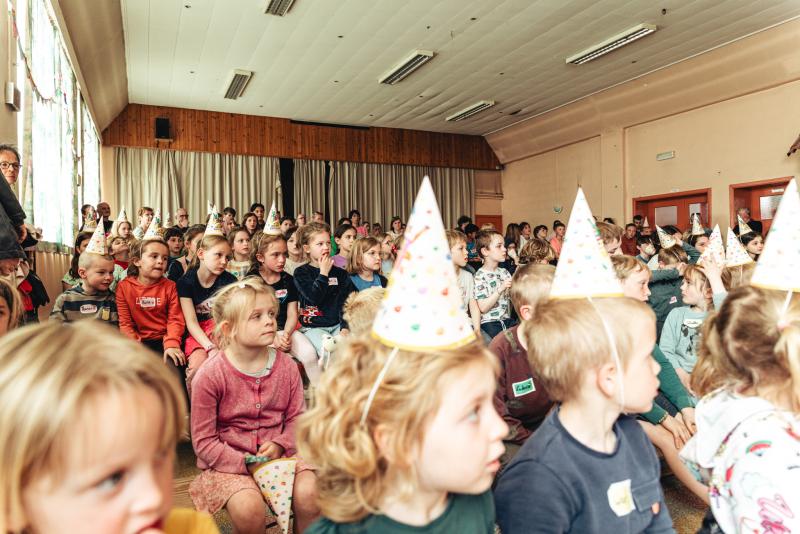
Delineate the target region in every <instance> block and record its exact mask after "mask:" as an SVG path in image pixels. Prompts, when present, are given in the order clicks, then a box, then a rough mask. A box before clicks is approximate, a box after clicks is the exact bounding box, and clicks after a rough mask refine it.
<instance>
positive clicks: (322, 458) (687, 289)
mask: <svg viewBox="0 0 800 534" xmlns="http://www.w3.org/2000/svg"><path fill="white" fill-rule="evenodd" d="M792 183H794V182H792ZM795 197H797V198H795ZM273 211H274V208H273ZM262 215H263V210H262ZM145 216H146V213H145ZM792 218H794V220H793V219H792ZM146 219H147V218H146V217H145V219H144V220H143V219H141V218H140V224H141V223H144V224H145V228H144V230H143V231H142V232H140V233H141V238H137V239H136V240H135V241H133V240H131V239H130V237H129V236H130V235H131V234H130V232H131V228H130V224H129V223H128V225H127V229H126V228H125V227H124V224H117V223H115V226H116V228H115V229H112V233H111V237H110V239H109V240H108V242H107V243H108V245H109V246H110V247H111V248H110V250H111V252H115V253H114V256H110V255H108V251H107V250H106V249H104V248H103V247H104V245H105V236H104V235H103V232H102V229H100V230H96V231H95V232H94V234H92V235H91V236H90V238H89V239H87V240H85V241H81V244H80V245H78V243H77V240H76V245H77V246H76V251H78V250H79V249H80V248H81V246H83V247H84V249H83V250H82V251H79V252H76V261H75V269H74V275H76V276H75V280H78V281H79V283H78V285H77V286H74V287H70V288H69V289H68V290H67V291H66V292H65V293H64V294H62V296H61V297H59V299H58V301H57V303H56V307H54V310H53V316H52V317H53V318H54V319H59V320H60V321H64V322H78V323H79V324H76V325H74V326H73V328H69V329H65V328H60V327H58V325H56V324H54V323H55V321H51V322H50V323H49V324H46V325H40V326H36V327H27V328H26V329H24V330H23V329H20V330H18V331H17V332H13V333H11V334H9V335H8V336H7V337H5V338H4V340H3V344H2V347H0V423H1V424H0V429H2V430H0V450H3V451H4V455H5V457H6V461H4V462H3V466H2V470H3V476H2V477H0V479H2V480H3V485H4V488H3V491H2V494H3V495H4V497H3V502H2V508H0V530H2V531H6V532H8V531H19V530H30V531H34V532H55V531H76V532H77V531H82V530H85V526H86V525H87V524H89V523H90V522H91V524H93V525H97V529H96V530H98V531H104V532H106V531H107V532H122V531H136V532H142V531H149V532H158V531H166V532H179V531H181V532H214V529H215V527H214V525H213V521H211V519H210V518H208V517H206V516H202V515H197V514H194V513H192V512H189V511H185V510H172V509H171V496H172V464H173V461H174V454H175V445H176V442H177V441H178V440H179V439H181V438H182V436H183V435H184V432H185V431H186V428H185V427H186V422H187V419H186V410H185V404H186V401H185V399H184V396H185V390H184V391H182V388H181V386H180V384H185V385H186V388H187V389H188V391H189V393H190V404H189V405H190V407H191V416H190V418H189V419H188V422H189V426H190V427H191V439H192V444H193V447H194V450H195V454H196V456H197V464H198V467H199V468H200V469H201V474H200V475H199V476H198V477H197V478H196V479H195V480H194V481H193V482H192V484H191V485H190V488H189V493H190V495H191V497H192V499H193V502H194V503H195V506H196V507H197V508H198V509H199V510H201V511H204V512H210V513H215V512H216V511H218V510H220V509H221V508H223V507H224V508H225V509H226V510H227V512H228V514H229V516H230V518H231V520H232V522H233V524H234V527H235V529H236V531H237V532H264V529H265V527H266V517H267V515H266V513H265V499H266V501H267V502H269V504H270V506H271V507H272V508H273V513H274V514H275V515H276V516H279V515H280V513H279V509H280V507H278V506H276V505H275V504H274V503H273V502H272V501H270V499H269V498H268V497H267V495H268V494H269V495H273V494H274V491H273V493H270V491H269V490H270V488H268V487H266V486H269V484H268V483H264V482H259V481H261V480H262V479H261V478H259V477H260V476H261V475H259V474H258V473H263V469H264V468H265V466H270V465H272V466H274V465H276V464H275V463H274V462H275V461H276V460H278V459H292V460H293V461H292V466H293V467H292V471H290V472H289V478H288V479H286V478H284V479H282V482H281V484H286V482H287V480H288V481H289V484H288V486H286V487H285V488H284V490H283V498H284V499H288V501H286V502H289V503H290V504H291V508H292V512H293V516H294V531H295V532H303V531H304V530H305V531H306V532H313V533H326V534H327V533H345V532H381V533H384V532H388V533H391V532H406V531H411V530H413V531H419V532H466V533H470V532H476V533H491V532H494V530H495V528H496V526H499V528H500V530H501V531H502V532H503V533H505V534H509V533H515V532H614V531H620V532H645V531H646V532H672V531H673V526H672V520H671V518H670V514H669V511H668V510H667V507H666V504H665V501H664V494H663V490H662V488H661V484H660V476H661V473H660V465H659V460H658V457H657V455H656V451H655V449H654V447H653V445H655V446H656V448H658V449H659V450H660V451H661V453H662V455H663V457H664V459H665V460H666V462H667V464H668V465H669V467H670V468H671V470H672V472H673V473H674V474H675V475H676V476H677V477H678V478H679V479H680V480H681V481H682V482H683V483H684V484H685V485H686V487H687V488H688V489H689V490H691V491H692V492H694V493H695V494H697V495H698V496H699V497H701V498H703V499H704V500H705V501H706V502H707V503H709V505H710V511H709V514H708V516H707V521H706V523H707V525H708V528H712V527H713V526H716V527H719V528H722V530H723V531H724V532H791V531H793V530H796V529H797V528H800V521H798V517H800V500H798V497H799V496H800V494H798V492H797V491H796V488H797V487H798V482H800V480H798V476H800V475H798V473H800V469H797V457H798V455H799V454H800V437H799V436H800V415H799V414H800V299H798V297H797V296H796V295H795V294H794V292H795V291H800V283H799V282H798V279H797V276H798V274H797V273H798V272H800V270H798V269H800V263H798V262H799V261H800V249H797V247H796V246H795V247H794V248H791V246H789V247H788V248H787V246H786V244H787V242H788V243H791V241H783V242H782V241H781V239H782V236H786V235H787V234H788V235H789V236H791V235H793V232H797V231H800V228H797V226H798V224H800V223H799V222H795V221H800V196H798V193H797V190H796V187H795V188H792V187H789V188H787V190H786V192H785V193H784V202H783V203H782V206H781V208H780V209H779V210H778V214H777V215H776V218H775V220H774V222H773V228H775V227H781V226H782V230H779V231H778V232H776V233H775V235H777V236H778V237H777V238H773V239H770V240H769V242H768V248H767V249H763V248H759V249H758V252H757V254H762V253H763V254H764V255H763V256H762V258H761V260H760V261H759V263H758V264H757V265H758V266H757V267H756V264H755V263H754V261H753V260H754V259H755V258H753V257H752V256H751V254H750V251H749V249H748V247H747V245H746V244H745V241H746V239H747V238H746V237H745V236H746V235H747V232H745V233H744V234H743V235H742V236H741V238H737V241H736V242H734V241H733V240H732V238H731V237H730V236H729V239H728V247H727V249H728V250H727V253H726V251H725V248H724V247H723V245H722V240H721V236H720V235H719V231H718V229H715V231H714V232H713V233H711V234H710V235H708V234H707V233H706V232H703V237H705V240H703V239H698V236H699V235H700V234H699V232H698V233H695V232H691V233H692V234H693V235H690V236H684V235H682V234H681V233H680V232H678V231H677V229H676V231H675V232H671V230H672V229H670V228H666V229H661V228H658V229H657V237H658V243H657V245H658V248H660V250H658V251H656V250H655V248H656V243H654V240H653V239H652V237H650V236H648V235H640V236H638V237H637V250H638V251H639V252H640V254H639V255H638V256H636V257H633V256H630V255H622V254H621V243H622V240H623V230H622V229H621V228H619V227H616V226H615V225H612V224H608V223H597V225H595V222H594V220H593V219H592V217H591V212H590V210H589V208H588V204H586V202H585V199H583V196H582V193H580V192H579V195H578V198H577V199H576V203H575V206H574V207H573V210H572V214H571V216H570V220H569V224H568V225H567V226H566V235H564V232H563V231H562V234H561V237H562V239H558V241H559V249H560V250H559V251H558V254H557V256H558V257H559V261H558V265H557V267H554V266H553V265H550V263H551V262H553V260H555V257H554V254H553V252H552V249H553V246H552V245H550V244H548V243H547V242H546V241H544V243H541V241H543V240H542V239H540V238H539V237H538V236H537V235H536V233H532V232H531V231H530V226H529V225H528V228H527V232H528V233H527V241H526V242H525V243H524V244H523V245H522V247H521V249H519V250H516V252H517V253H516V256H517V257H516V259H515V261H514V269H513V270H514V273H513V276H512V274H511V273H510V272H509V270H507V269H505V268H504V267H503V266H501V264H504V263H505V262H507V261H508V252H509V250H508V247H507V243H506V240H505V239H504V236H503V235H501V234H500V233H498V232H496V231H493V230H491V229H484V230H479V231H478V232H476V233H475V235H474V240H473V241H472V242H473V243H474V247H475V250H476V252H477V254H478V256H479V257H480V259H481V261H480V266H479V268H478V269H477V270H475V272H474V274H473V273H472V272H470V270H469V267H470V264H469V253H468V244H469V243H470V238H469V237H468V236H467V235H465V234H464V233H462V232H461V231H458V230H448V231H445V230H444V228H443V226H442V222H441V219H440V216H439V212H438V208H437V207H436V203H435V200H434V196H433V192H432V190H431V188H430V184H429V182H427V181H425V182H424V183H423V186H422V188H421V190H420V193H419V195H418V197H417V200H416V202H415V209H414V211H413V212H412V216H411V218H410V220H409V221H408V226H407V228H406V231H405V234H404V235H401V236H398V237H397V238H393V237H392V236H389V235H383V236H380V235H379V236H369V235H364V233H362V232H359V231H358V230H357V226H353V225H352V224H343V225H340V226H339V227H337V228H336V229H335V231H334V233H333V236H332V235H331V233H330V230H329V228H328V226H327V225H325V224H324V223H319V222H311V223H308V224H304V225H302V226H300V227H299V228H285V229H283V230H282V229H281V225H280V221H279V220H278V219H276V218H274V217H273V215H272V214H271V215H270V216H269V217H268V218H267V219H266V223H265V226H264V228H263V230H257V229H254V230H251V229H250V228H249V227H248V226H246V225H245V226H242V227H236V226H233V227H231V228H230V229H229V231H228V232H227V236H225V235H223V231H222V226H223V225H222V221H221V217H220V216H219V214H217V213H216V212H215V211H212V213H211V216H210V218H209V222H208V224H207V225H206V226H205V227H199V228H196V227H192V228H190V229H189V230H187V231H185V233H184V234H183V236H182V243H181V244H182V245H183V248H184V251H185V253H184V255H183V256H179V257H176V256H178V254H177V252H178V251H177V245H176V248H173V247H171V246H170V239H171V238H172V236H169V237H167V235H165V236H163V237H156V236H153V235H149V236H148V235H146V234H147V232H148V230H149V226H148V225H149V224H152V221H158V219H157V218H156V217H153V218H152V219H151V221H147V220H146ZM246 219H247V217H245V220H246ZM257 219H258V218H257ZM118 222H119V221H118ZM251 226H252V225H251ZM120 227H122V228H120ZM254 228H255V227H254ZM126 230H127V233H126ZM693 230H697V229H696V228H694V229H693ZM742 230H743V229H742V228H740V231H742ZM152 233H153V232H151V234H152ZM121 234H125V236H124V237H123V236H122V235H121ZM794 235H796V234H794ZM116 237H121V238H122V239H121V242H124V243H125V244H126V245H127V248H126V247H123V246H122V245H120V244H119V242H117V241H114V240H115V239H116ZM645 238H649V239H645ZM639 239H641V242H640V241H639ZM786 239H791V237H789V238H786ZM562 241H563V244H562ZM752 241H753V240H752V239H751V240H750V241H749V242H752ZM114 243H117V246H116V247H114V246H113V245H114ZM736 243H738V245H737V244H736ZM773 243H774V244H773ZM544 245H547V246H544ZM333 246H336V247H337V249H336V253H335V254H332V252H333ZM737 246H739V247H741V249H739V248H736V247H737ZM759 246H760V245H759ZM123 248H126V250H124V251H123ZM513 248H516V244H515V246H514V247H513ZM653 258H656V260H655V263H653V264H651V265H653V267H654V268H651V267H648V265H647V262H648V261H651V260H652V259H653ZM748 259H749V260H750V261H747V260H748ZM387 261H388V262H389V263H390V264H391V265H390V267H391V282H390V283H389V284H388V287H387V278H386V276H385V275H386V274H388V273H387V271H388V269H387V268H386V262H387ZM120 262H125V263H126V265H125V267H124V268H123V267H122V265H120ZM233 262H235V264H234V265H231V263H233ZM176 266H177V267H176ZM117 267H120V268H122V269H123V270H124V271H125V275H124V276H122V277H119V278H118V275H117V274H116V273H115V270H116V269H117ZM290 269H291V270H292V272H291V273H290V272H288V271H289V270H290ZM71 270H72V269H71ZM751 276H752V277H753V280H752V282H753V285H750V278H751ZM73 281H74V280H73ZM115 282H116V290H112V289H111V287H112V284H114V283H115ZM384 288H385V289H384ZM0 297H2V298H0V334H2V333H3V331H4V326H3V325H4V324H5V325H6V326H5V329H8V328H9V326H12V327H13V325H14V324H15V321H16V318H17V317H18V316H19V309H20V308H19V302H18V297H17V296H16V294H15V292H14V291H6V288H5V286H4V285H0ZM87 317H92V318H95V319H99V320H100V321H101V322H107V323H111V324H116V323H118V326H119V331H121V332H122V334H124V336H119V335H114V334H113V331H112V329H111V328H108V327H103V326H100V327H96V328H95V327H93V326H92V325H93V324H94V323H92V322H89V321H78V319H83V318H87ZM517 323H519V324H517ZM337 337H338V338H342V339H343V343H341V344H340V345H339V346H338V348H337V349H336V354H335V357H333V358H331V359H329V360H327V361H326V365H322V364H321V362H320V359H319V358H320V356H322V355H323V353H324V347H325V345H326V342H327V340H329V339H331V338H337ZM125 338H128V339H125ZM481 338H484V340H490V341H491V343H489V344H488V347H487V344H486V343H485V342H484V340H482V339H481ZM136 342H139V343H136ZM143 347H146V348H149V349H151V350H154V351H156V352H157V353H158V354H159V355H160V356H161V359H162V360H163V362H164V363H166V364H167V365H166V366H164V365H158V364H157V363H158V362H157V361H156V360H155V358H154V357H153V356H152V352H148V351H147V350H143ZM294 360H296V361H297V362H299V363H300V364H301V365H297V364H296V363H295V361H294ZM303 373H305V376H306V377H307V378H308V381H309V382H310V384H311V389H310V391H312V392H313V394H312V395H310V398H311V406H310V408H309V409H308V410H306V406H305V403H306V401H305V400H304V384H303V376H302V375H303ZM176 377H180V380H177V379H176ZM306 396H307V397H309V395H306ZM53 407H57V409H53ZM98 429H100V430H98ZM56 443H61V444H66V447H65V446H64V445H62V446H60V447H58V448H57V447H56V446H55V444H56ZM679 455H680V456H679ZM271 489H272V490H275V488H274V487H273V488H271ZM279 494H280V492H279ZM320 514H321V515H322V519H320V520H319V521H316V522H314V521H315V520H316V519H317V517H318V516H319V515H320ZM279 520H280V517H279ZM312 523H313V525H312ZM714 523H716V525H713V524H714ZM282 524H283V523H282ZM287 524H288V523H287ZM792 527H794V528H792ZM181 528H183V529H184V530H180V529H181ZM148 529H150V530H148ZM711 531H713V530H709V532H711Z"/></svg>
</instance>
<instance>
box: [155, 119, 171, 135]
mask: <svg viewBox="0 0 800 534" xmlns="http://www.w3.org/2000/svg"><path fill="white" fill-rule="evenodd" d="M156 139H172V138H171V137H170V135H169V119H168V118H166V117H157V118H156Z"/></svg>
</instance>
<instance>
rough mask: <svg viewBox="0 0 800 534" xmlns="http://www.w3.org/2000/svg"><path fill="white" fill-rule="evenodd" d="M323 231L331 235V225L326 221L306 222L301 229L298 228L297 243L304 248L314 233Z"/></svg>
mask: <svg viewBox="0 0 800 534" xmlns="http://www.w3.org/2000/svg"><path fill="white" fill-rule="evenodd" d="M323 232H324V233H326V234H328V235H331V227H330V226H328V225H327V224H326V223H318V222H310V223H308V224H304V225H303V226H301V227H300V229H299V230H297V243H298V244H299V245H300V248H302V247H304V246H305V245H308V243H309V241H311V237H312V236H313V235H314V234H321V233H323Z"/></svg>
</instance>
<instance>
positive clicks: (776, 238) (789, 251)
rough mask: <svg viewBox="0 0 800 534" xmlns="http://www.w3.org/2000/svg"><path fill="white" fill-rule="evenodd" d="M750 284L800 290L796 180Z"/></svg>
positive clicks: (799, 201)
mask: <svg viewBox="0 0 800 534" xmlns="http://www.w3.org/2000/svg"><path fill="white" fill-rule="evenodd" d="M750 283H751V284H752V285H754V286H758V287H764V288H767V289H782V290H784V291H793V292H797V291H800V194H798V192H797V181H796V180H794V179H793V180H792V181H790V182H789V185H787V186H786V189H785V190H784V192H783V198H782V199H781V203H780V205H779V206H778V211H777V212H776V213H775V218H774V219H772V226H771V227H770V230H769V234H767V242H766V243H765V244H764V251H763V252H762V253H761V256H759V258H758V261H757V262H756V270H755V271H754V272H753V279H752V280H751V281H750Z"/></svg>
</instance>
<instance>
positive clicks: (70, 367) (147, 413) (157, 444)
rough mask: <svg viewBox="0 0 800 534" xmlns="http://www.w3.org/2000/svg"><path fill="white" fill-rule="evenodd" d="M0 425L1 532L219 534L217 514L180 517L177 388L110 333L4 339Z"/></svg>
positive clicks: (181, 409) (84, 328)
mask: <svg viewBox="0 0 800 534" xmlns="http://www.w3.org/2000/svg"><path fill="white" fill-rule="evenodd" d="M54 407H57V409H54ZM0 421H2V422H3V423H2V425H0V450H2V451H3V455H4V458H5V460H4V462H3V463H2V467H0V470H2V472H1V473H0V481H1V482H0V484H2V489H0V493H1V494H2V495H3V506H2V507H0V532H41V533H45V532H88V531H92V532H148V533H150V532H152V533H155V532H166V533H177V532H181V533H193V534H212V533H216V532H217V528H216V525H215V524H214V520H213V519H212V518H211V517H210V516H208V515H207V514H203V513H199V512H195V511H193V510H186V509H184V510H179V509H172V496H173V493H174V487H173V478H172V477H173V469H174V465H175V446H176V444H177V442H178V440H180V439H181V438H182V436H183V434H184V432H185V421H186V405H185V404H184V401H183V399H182V395H181V392H180V389H179V387H178V384H177V383H176V381H175V379H174V378H173V377H171V376H170V373H169V372H168V371H167V370H166V369H164V367H163V366H162V365H160V364H159V363H158V362H156V361H155V359H154V358H153V356H152V355H151V354H150V353H149V351H147V350H144V349H143V348H142V346H141V345H139V344H137V343H133V342H132V341H130V340H127V339H125V338H124V337H122V336H119V335H117V334H115V333H114V332H113V331H112V330H111V329H110V328H107V327H104V326H97V325H96V324H93V323H91V322H89V321H82V322H79V323H76V324H74V325H71V326H70V328H65V327H62V326H61V325H58V324H53V323H49V324H42V325H38V326H35V327H30V328H26V329H25V330H24V331H19V332H17V333H15V334H13V335H11V336H8V337H7V338H4V340H3V344H2V347H0Z"/></svg>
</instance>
